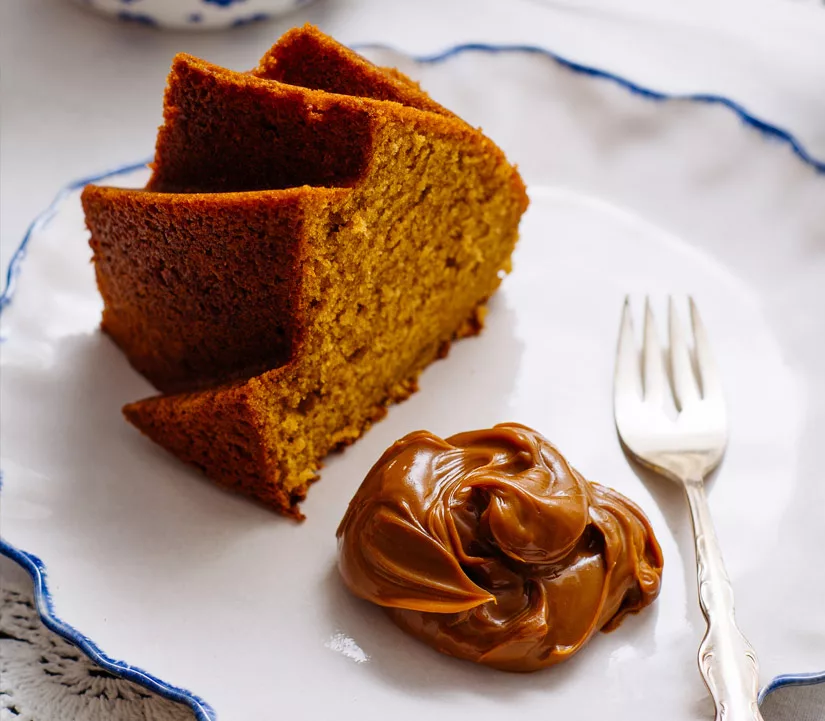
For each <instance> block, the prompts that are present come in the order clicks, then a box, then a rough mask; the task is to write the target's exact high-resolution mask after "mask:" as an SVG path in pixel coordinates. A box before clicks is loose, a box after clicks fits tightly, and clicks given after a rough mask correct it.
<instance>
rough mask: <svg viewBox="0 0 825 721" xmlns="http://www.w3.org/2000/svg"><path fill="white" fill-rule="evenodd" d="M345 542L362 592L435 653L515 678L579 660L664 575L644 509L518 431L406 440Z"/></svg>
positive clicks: (351, 580) (359, 500) (507, 427)
mask: <svg viewBox="0 0 825 721" xmlns="http://www.w3.org/2000/svg"><path fill="white" fill-rule="evenodd" d="M337 535H338V550H339V568H340V571H341V575H342V576H343V578H344V581H345V583H346V584H347V586H348V587H349V589H350V590H351V591H352V592H353V593H354V594H355V595H357V596H360V597H361V598H364V599H367V600H368V601H372V602H373V603H376V604H378V605H380V606H384V607H386V610H387V612H388V613H389V615H390V616H391V618H392V619H393V621H394V622H395V623H396V624H398V626H400V627H401V628H402V629H403V630H405V631H407V632H408V633H411V634H412V635H413V636H416V637H417V638H419V639H421V640H422V641H424V642H425V643H427V644H429V645H430V646H432V647H434V648H435V649H437V650H439V651H441V652H443V653H446V654H449V655H451V656H457V657H458V658H464V659H469V660H471V661H476V662H478V663H483V664H486V665H488V666H493V667H495V668H499V669H503V670H506V671H535V670H537V669H540V668H544V667H545V666H550V665H552V664H554V663H558V662H559V661H563V660H564V659H566V658H568V657H570V656H571V655H572V654H574V653H575V652H576V651H578V649H580V648H581V647H582V646H583V645H584V644H585V643H586V642H587V640H588V639H589V638H590V637H591V636H592V635H593V634H594V633H595V632H596V631H597V630H598V629H602V630H604V631H610V630H612V629H614V628H616V626H618V625H619V623H620V622H621V621H622V619H623V618H624V616H625V615H626V614H628V613H634V612H636V611H639V610H640V609H642V608H644V607H645V606H647V605H648V604H649V603H651V602H652V601H653V599H654V598H656V596H657V595H658V593H659V586H660V582H661V575H662V552H661V549H660V548H659V544H658V543H657V541H656V538H655V537H654V535H653V531H652V529H651V527H650V523H649V522H648V520H647V518H646V517H645V516H644V514H643V513H642V511H641V510H640V509H639V508H638V507H637V506H636V505H635V504H633V503H632V502H630V501H629V500H628V499H626V498H625V497H624V496H622V495H620V494H619V493H617V492H616V491H614V490H611V489H610V488H606V487H604V486H600V485H598V484H596V483H590V482H588V481H586V480H585V479H584V478H583V477H582V476H581V475H580V474H579V473H578V472H577V471H576V470H574V469H573V468H572V467H571V466H570V464H568V462H567V461H566V460H565V459H564V458H563V457H562V455H561V454H560V453H559V451H558V450H557V449H556V448H555V447H554V446H553V445H551V444H550V443H549V442H548V441H547V440H546V439H545V438H544V437H543V436H541V435H540V434H539V433H537V432H536V431H533V430H531V429H529V428H526V427H525V426H521V425H517V424H512V423H511V424H503V425H498V426H495V427H494V428H492V429H489V430H482V431H472V432H468V433H459V434H458V435H455V436H452V437H451V438H447V439H446V440H443V439H441V438H438V437H437V436H434V435H432V434H431V433H428V432H426V431H417V432H415V433H411V434H409V435H408V436H406V437H404V438H402V439H401V440H400V441H397V442H396V443H395V444H393V446H392V447H390V448H389V449H388V450H387V451H386V452H385V453H384V455H383V456H382V457H381V458H380V459H379V460H378V462H377V463H376V464H375V465H374V466H373V468H372V470H370V472H369V474H368V475H367V477H366V478H365V479H364V482H363V483H362V484H361V487H360V488H359V489H358V492H357V493H356V494H355V497H354V498H353V499H352V501H351V503H350V505H349V509H348V510H347V513H346V515H345V516H344V519H343V521H341V525H340V526H339V528H338V533H337Z"/></svg>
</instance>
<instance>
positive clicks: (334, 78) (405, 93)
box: [252, 25, 455, 117]
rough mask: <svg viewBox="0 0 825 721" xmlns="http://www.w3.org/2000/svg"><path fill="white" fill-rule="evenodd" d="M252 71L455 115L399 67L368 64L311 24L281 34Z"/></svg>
mask: <svg viewBox="0 0 825 721" xmlns="http://www.w3.org/2000/svg"><path fill="white" fill-rule="evenodd" d="M252 72H253V73H254V74H255V75H257V76H258V77H261V78H268V79H269V80H278V81H280V82H282V83H289V84H290V85H300V86H302V87H304V88H309V89H311V90H324V91H326V92H329V93H338V94H340V95H352V96H354V97H359V98H373V99H374V100H391V101H394V102H396V103H401V104H402V105H408V106H409V107H411V108H418V109H419V110H428V111H430V112H432V113H438V114H440V115H450V116H452V117H455V116H454V115H453V114H452V113H451V112H450V111H449V110H447V109H446V108H444V107H442V106H441V105H439V104H438V103H437V102H435V101H434V100H433V99H432V98H430V96H429V95H427V93H425V92H424V91H423V90H421V88H420V87H419V86H418V84H417V83H415V82H413V81H412V80H410V78H408V77H407V76H406V75H404V74H403V73H401V72H399V71H398V70H396V69H395V68H381V67H378V66H377V65H374V64H373V63H371V62H369V61H368V60H366V59H365V58H363V57H362V56H360V55H358V54H357V53H355V52H353V51H352V50H350V49H349V48H346V47H344V46H343V45H341V44H340V43H337V42H335V41H334V40H333V39H332V38H330V37H328V36H327V35H324V34H323V33H322V32H320V31H319V30H318V29H317V28H314V27H313V26H311V25H305V26H304V27H302V28H294V29H293V30H290V31H288V32H286V33H285V34H284V35H282V36H281V39H280V40H279V41H278V42H277V43H276V44H275V45H274V46H273V47H272V48H271V49H270V50H269V52H267V54H266V55H264V56H263V58H262V59H261V62H260V64H259V65H258V67H257V68H256V69H255V70H253V71H252Z"/></svg>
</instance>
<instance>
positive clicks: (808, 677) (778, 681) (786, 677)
mask: <svg viewBox="0 0 825 721" xmlns="http://www.w3.org/2000/svg"><path fill="white" fill-rule="evenodd" d="M818 683H825V671H823V672H822V673H786V674H783V675H781V676H777V677H776V678H775V679H773V680H772V681H770V683H768V685H767V686H765V688H763V689H762V691H761V692H760V693H759V705H760V706H761V705H762V703H763V702H764V700H765V699H766V698H767V697H768V696H770V695H771V694H772V693H773V692H774V691H778V690H779V689H781V688H786V687H789V686H813V685H814V684H818Z"/></svg>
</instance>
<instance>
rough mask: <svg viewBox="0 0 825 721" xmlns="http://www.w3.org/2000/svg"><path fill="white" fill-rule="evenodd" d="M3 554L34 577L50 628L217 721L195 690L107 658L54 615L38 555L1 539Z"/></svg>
mask: <svg viewBox="0 0 825 721" xmlns="http://www.w3.org/2000/svg"><path fill="white" fill-rule="evenodd" d="M0 553H2V554H3V555H4V556H7V557H8V558H10V559H11V560H12V561H15V562H16V563H18V564H20V565H21V566H22V567H23V568H24V569H25V570H26V571H28V573H29V575H30V576H31V577H32V581H33V582H34V602H35V606H36V607H37V611H38V612H39V613H40V618H41V619H42V620H43V625H44V626H45V627H46V628H48V629H49V630H50V631H53V632H54V633H56V634H58V635H59V636H62V637H63V638H65V639H66V640H67V641H69V642H70V643H72V644H74V645H75V646H77V647H78V648H79V649H80V650H81V651H82V652H83V653H85V654H86V655H87V656H88V657H89V658H90V659H92V661H94V662H95V663H96V664H98V666H101V667H102V668H104V669H106V670H107V671H109V672H110V673H113V674H114V675H115V676H119V677H121V678H124V679H128V680H129V681H133V682H134V683H137V684H140V685H141V686H144V687H145V688H148V689H149V690H150V691H154V692H155V693H156V694H158V695H160V696H164V697H165V698H168V699H170V700H171V701H177V702H178V703H182V704H185V705H187V706H189V707H190V708H191V709H192V710H193V711H194V712H195V717H196V718H197V719H198V721H217V715H216V714H215V711H214V710H213V709H212V707H211V706H210V705H209V704H208V703H206V701H204V700H203V699H201V698H199V697H198V696H196V695H195V694H193V693H192V692H191V691H187V690H186V689H182V688H178V687H177V686H172V685H171V684H169V683H167V682H166V681H162V680H161V679H159V678H157V677H156V676H153V675H152V674H150V673H147V672H146V671H143V670H142V669H139V668H137V667H136V666H132V665H131V664H129V663H128V662H126V661H118V660H116V659H113V658H111V657H110V656H107V655H106V654H105V653H103V651H101V650H100V648H99V647H98V646H97V644H96V643H95V642H94V641H92V639H90V638H89V637H88V636H85V635H83V634H82V633H81V632H80V631H78V630H77V629H76V628H74V627H73V626H70V625H69V624H68V623H66V622H65V621H62V620H61V619H60V618H58V616H57V614H55V612H54V604H53V602H52V597H51V594H50V593H49V588H48V584H47V579H46V566H45V564H44V563H43V561H41V560H40V559H39V558H38V557H37V556H35V555H34V554H33V553H27V552H26V551H21V550H20V549H18V548H15V547H14V546H12V545H11V544H9V543H6V541H4V540H3V539H1V538H0Z"/></svg>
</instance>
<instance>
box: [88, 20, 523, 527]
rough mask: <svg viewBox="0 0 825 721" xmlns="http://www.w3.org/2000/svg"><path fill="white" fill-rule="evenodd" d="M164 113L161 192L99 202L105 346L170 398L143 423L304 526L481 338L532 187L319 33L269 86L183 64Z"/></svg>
mask: <svg viewBox="0 0 825 721" xmlns="http://www.w3.org/2000/svg"><path fill="white" fill-rule="evenodd" d="M302 57H303V58H304V59H305V60H306V61H307V62H304V63H301V62H300V60H301V58H302ZM262 68H263V70H262ZM301 68H305V70H304V71H303V72H304V73H305V77H304V76H302V74H301V73H302V71H301ZM347 68H351V69H352V71H353V72H352V74H351V76H350V75H348V74H347V72H346V70H347ZM273 77H274V78H277V79H273ZM286 81H289V82H286ZM346 82H350V83H351V85H349V86H348V85H346ZM301 83H306V84H307V85H309V86H310V87H303V86H302V85H301ZM313 86H318V87H313ZM325 86H326V87H325ZM334 91H342V92H334ZM343 91H346V92H350V93H351V94H344V92H343ZM165 103H166V105H165V112H164V126H163V127H162V128H161V130H160V132H159V135H158V144H157V149H156V155H155V161H154V163H153V175H152V179H151V180H150V182H149V184H148V186H147V189H146V190H143V191H140V190H124V189H116V188H99V187H95V186H90V187H88V188H87V189H86V190H85V191H84V193H83V198H82V200H83V205H84V210H85V212H86V219H87V224H88V226H89V228H90V230H91V232H92V238H91V246H92V249H93V251H94V262H95V269H96V273H97V278H98V286H99V288H100V291H101V294H102V295H103V298H104V304H105V310H104V316H103V324H102V325H103V329H104V331H105V332H107V333H108V334H109V335H110V336H111V337H112V338H113V339H114V341H115V342H116V343H117V344H118V345H119V346H120V347H121V349H122V350H123V351H124V353H125V354H126V355H127V357H128V358H129V360H130V362H131V363H132V364H133V365H134V366H135V368H136V369H137V370H139V371H140V372H141V373H143V374H144V375H145V376H146V377H147V378H149V379H150V380H151V381H152V383H153V384H154V385H155V386H156V387H157V388H158V389H159V390H161V391H163V392H164V394H163V395H160V396H155V397H152V398H147V399H144V400H141V401H137V402H135V403H130V404H128V405H127V406H125V407H124V414H125V416H126V418H127V419H128V420H129V422H131V423H132V424H133V425H135V426H136V427H137V428H139V429H140V430H141V431H142V432H143V433H144V434H145V435H147V436H148V437H149V438H151V439H152V440H154V441H155V442H157V443H159V444H160V445H162V446H164V447H165V448H167V449H168V450H169V451H171V452H172V453H173V454H175V455H176V456H177V457H178V458H180V459H181V460H183V461H184V462H186V463H189V464H191V465H194V466H196V467H198V468H200V469H201V470H203V471H204V472H205V473H206V475H208V476H209V477H211V478H212V479H213V480H215V481H217V482H218V483H219V484H220V485H221V486H223V487H225V488H228V489H231V490H235V491H238V492H241V493H244V494H246V495H249V496H251V497H253V498H255V499H257V500H259V501H261V502H263V503H265V504H267V505H268V506H270V507H273V508H275V509H276V510H278V511H280V512H282V513H285V514H288V515H292V516H294V517H300V511H299V510H298V508H297V502H298V501H299V500H301V499H302V498H303V497H304V495H305V494H306V490H307V487H308V485H309V484H310V483H311V482H312V481H313V480H315V479H316V478H317V471H318V468H319V467H320V464H321V460H322V459H323V457H324V456H325V455H326V454H327V453H329V452H330V451H332V450H334V449H337V448H341V447H343V446H345V445H347V444H349V443H351V442H353V441H354V440H355V439H357V438H358V437H359V436H360V435H361V434H362V433H363V432H364V431H365V430H366V429H367V428H368V427H369V426H370V425H371V424H372V423H373V422H375V421H376V420H378V419H379V418H381V417H382V416H383V415H384V414H385V413H386V408H387V405H388V404H390V403H392V402H398V401H401V400H403V399H404V398H406V397H408V396H409V395H410V394H411V393H412V392H414V391H415V390H416V388H417V378H418V375H419V374H420V373H421V371H422V370H423V369H424V368H425V367H426V366H427V365H428V364H429V363H431V362H432V361H433V360H435V359H437V358H440V357H443V356H444V355H445V354H446V350H447V348H448V347H449V344H450V342H451V341H452V340H454V339H455V338H459V337H463V336H466V335H472V334H475V333H477V332H479V330H480V329H481V327H482V324H483V314H484V304H485V302H486V300H487V298H489V296H490V295H491V294H492V293H493V292H494V291H495V289H496V287H497V286H498V284H499V283H500V281H501V278H502V277H503V275H504V273H506V272H508V271H509V267H510V254H511V252H512V250H513V247H514V244H515V242H516V238H517V232H518V223H519V218H520V216H521V214H522V213H523V212H524V210H525V209H526V206H527V196H526V193H525V189H524V184H523V182H522V181H521V178H520V177H519V175H518V172H517V171H516V169H515V168H514V167H513V166H511V165H510V164H509V163H508V162H507V160H506V158H505V157H504V155H503V153H502V152H501V150H500V149H499V148H497V147H496V146H495V145H494V144H493V143H492V142H491V141H490V140H489V139H487V138H486V137H485V136H483V135H482V134H481V133H480V131H478V130H475V129H473V128H472V127H470V126H469V125H467V124H466V123H465V122H464V121H462V120H460V119H458V118H456V117H455V116H453V115H452V114H451V113H449V112H447V111H445V110H444V109H443V108H440V106H437V105H435V104H434V101H432V100H431V99H430V98H429V97H428V96H427V95H426V94H424V93H423V92H422V91H420V90H419V89H418V88H417V86H415V84H414V83H412V81H409V80H408V79H406V78H405V77H404V76H403V75H401V74H399V73H393V72H389V71H387V70H385V69H381V68H378V67H376V66H373V65H371V64H369V63H367V61H365V60H362V59H360V58H358V56H355V55H354V54H353V53H351V51H349V50H347V49H346V48H343V47H341V46H339V45H337V44H336V43H334V41H332V40H331V39H330V38H326V36H323V35H321V34H320V33H318V32H317V31H316V30H314V29H307V28H304V29H302V30H296V31H292V32H291V33H288V34H287V36H285V38H284V39H282V40H281V41H280V42H279V43H278V44H277V45H276V46H275V48H274V49H273V50H271V51H270V52H269V53H268V54H267V56H265V58H264V60H262V64H261V66H259V68H258V69H257V70H256V71H254V72H253V73H235V72H232V71H229V70H225V69H223V68H219V67H217V66H214V65H211V64H209V63H206V62H204V61H202V60H199V59H197V58H193V57H191V56H188V55H179V56H177V57H176V59H175V61H174V64H173V67H172V72H171V74H170V79H169V86H168V88H167V92H166V99H165Z"/></svg>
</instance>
